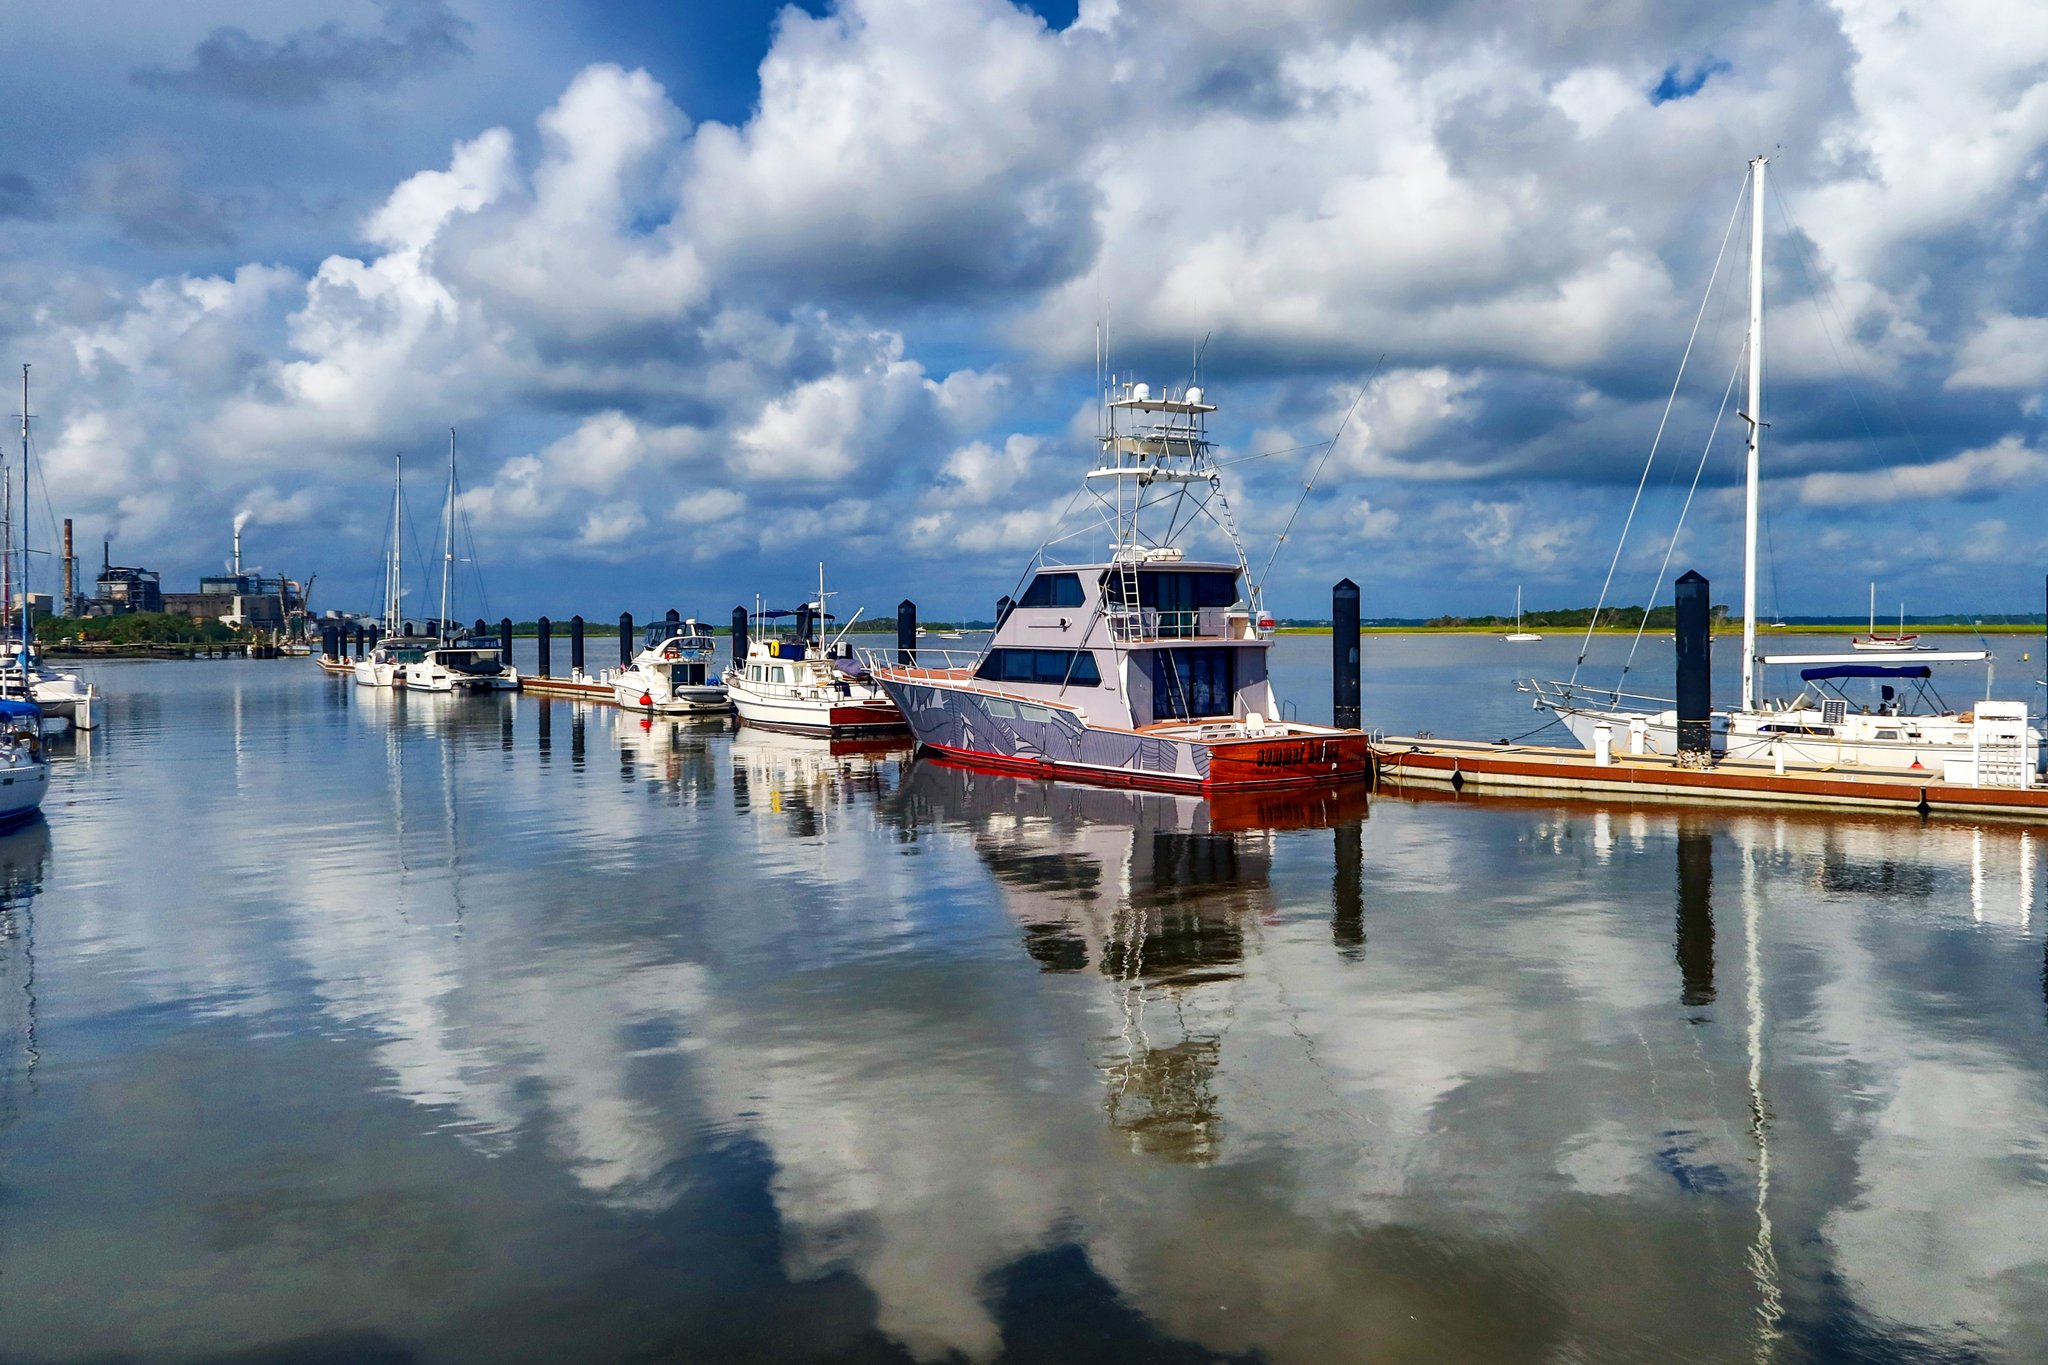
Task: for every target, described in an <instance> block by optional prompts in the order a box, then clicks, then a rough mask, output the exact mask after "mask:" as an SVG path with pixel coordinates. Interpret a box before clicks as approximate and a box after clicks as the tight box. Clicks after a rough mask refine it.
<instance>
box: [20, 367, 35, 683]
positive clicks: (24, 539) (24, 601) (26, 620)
mask: <svg viewBox="0 0 2048 1365" xmlns="http://www.w3.org/2000/svg"><path fill="white" fill-rule="evenodd" d="M28 508H29V495H28V366H27V365H23V366H22V367H21V686H22V697H23V699H24V700H26V699H27V697H28V637H29V632H30V631H32V630H34V629H35V613H36V608H35V603H34V602H33V601H31V600H30V598H29V590H28V522H29V515H28Z"/></svg>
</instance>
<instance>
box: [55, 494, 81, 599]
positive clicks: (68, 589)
mask: <svg viewBox="0 0 2048 1365" xmlns="http://www.w3.org/2000/svg"><path fill="white" fill-rule="evenodd" d="M77 575H78V559H77V557H76V556H74V555H73V554H72V553H71V518H69V517H66V518H64V600H63V602H62V603H60V604H59V606H60V609H61V611H62V612H63V614H64V615H66V616H69V615H70V614H71V603H72V602H73V600H75V598H76V596H77V589H78V583H77V581H76V580H77Z"/></svg>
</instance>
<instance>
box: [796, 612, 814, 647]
mask: <svg viewBox="0 0 2048 1365" xmlns="http://www.w3.org/2000/svg"><path fill="white" fill-rule="evenodd" d="M796 638H797V642H798V643H799V644H806V645H807V644H809V643H810V642H811V604H810V603H808V602H805V603H804V604H802V605H801V606H799V607H798V608H797V609H796Z"/></svg>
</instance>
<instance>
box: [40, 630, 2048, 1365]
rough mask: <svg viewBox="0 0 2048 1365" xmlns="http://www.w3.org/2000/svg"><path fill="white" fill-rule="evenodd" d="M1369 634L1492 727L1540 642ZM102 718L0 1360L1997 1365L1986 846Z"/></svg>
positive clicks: (2031, 1232) (2028, 1290) (2013, 982)
mask: <svg viewBox="0 0 2048 1365" xmlns="http://www.w3.org/2000/svg"><path fill="white" fill-rule="evenodd" d="M608 645H609V642H594V644H593V649H592V661H593V662H596V661H597V659H598V657H599V656H601V655H604V654H605V653H606V652H607V647H608ZM2027 647H2028V646H2026V645H2024V644H2014V645H2011V646H2006V647H2003V648H2004V652H2005V653H2006V654H2007V655H2008V658H2009V659H2010V660H2012V662H2009V663H2008V664H2006V665H2005V666H2004V667H2003V668H2002V670H2001V674H2000V678H1999V690H2000V691H2001V692H2008V693H2010V694H2012V695H2025V694H2026V693H2025V689H2026V688H2027V687H2028V686H2029V685H2030V679H2029V678H2028V677H2027V676H2026V666H2024V665H2021V664H2019V663H2018V662H2017V656H2018V653H2019V652H2020V650H2021V649H2024V648H2027ZM560 648H561V645H560V642H559V641H558V642H557V649H558V650H559V649H560ZM1281 648H1282V651H1283V653H1284V657H1283V659H1282V668H1281V673H1282V679H1283V682H1284V683H1285V684H1286V685H1287V687H1288V690H1289V693H1290V695H1292V696H1293V697H1294V698H1296V699H1297V700H1298V702H1299V705H1300V711H1301V714H1302V715H1303V716H1305V717H1308V716H1313V715H1317V714H1327V709H1328V687H1327V662H1326V660H1327V658H1328V648H1329V643H1328V641H1327V639H1302V640H1289V641H1286V642H1284V643H1283V645H1282V647H1281ZM1366 648H1367V657H1368V678H1367V701H1368V706H1369V709H1370V714H1371V719H1372V722H1373V723H1374V724H1376V725H1379V726H1382V727H1384V728H1387V729H1390V730H1413V729H1422V728H1428V729H1435V730H1437V731H1439V732H1441V733H1467V734H1473V733H1484V734H1488V735H1489V736H1490V735H1491V734H1493V733H1502V734H1515V733H1519V732H1520V731H1521V730H1526V729H1528V728H1530V727H1532V726H1533V725H1534V724H1535V723H1536V718H1534V717H1531V716H1530V715H1529V713H1528V712H1527V710H1526V709H1525V707H1524V704H1523V703H1522V702H1521V700H1520V699H1518V698H1516V697H1515V696H1514V695H1513V694H1512V692H1510V691H1508V690H1507V689H1506V687H1505V685H1504V684H1505V680H1506V679H1509V678H1511V677H1513V676H1515V675H1516V674H1517V673H1519V672H1523V671H1527V670H1529V669H1531V668H1537V669H1539V670H1540V669H1542V668H1544V667H1547V666H1548V665H1550V664H1551V663H1553V662H1554V661H1555V660H1557V659H1560V658H1561V659H1562V660H1563V661H1564V663H1565V664H1566V665H1567V666H1568V665H1569V661H1570V657H1571V655H1572V654H1573V653H1574V652H1575V642H1570V641H1566V642H1557V641H1546V642H1545V643H1544V644H1543V645H1541V646H1533V647H1531V650H1532V651H1534V653H1531V652H1527V651H1522V652H1518V651H1514V650H1512V649H1511V648H1510V647H1507V646H1504V645H1501V644H1499V643H1498V642H1495V641H1490V640H1475V639H1437V638H1431V639H1398V638H1395V639H1389V638H1386V637H1375V638H1370V639H1368V640H1367V642H1366ZM1651 649H1652V646H1650V645H1646V646H1645V654H1646V659H1647V660H1648V661H1649V662H1646V664H1645V666H1644V669H1643V675H1644V676H1645V677H1646V679H1648V680H1649V681H1650V682H1651V683H1652V684H1653V686H1650V687H1646V688H1645V689H1644V690H1657V689H1658V688H1661V687H1662V686H1663V685H1664V684H1665V682H1666V681H1667V680H1668V677H1669V658H1668V650H1669V645H1668V644H1665V643H1662V642H1657V650H1656V653H1655V654H1654V655H1653V654H1651V652H1650V651H1651ZM1721 653H1722V656H1723V657H1722V662H1723V663H1728V662H1731V661H1732V658H1731V656H1732V654H1733V651H1732V650H1727V649H1724V650H1722V651H1721ZM2035 658H2036V659H2037V660H2038V658H2039V655H2038V653H2036V655H2035ZM99 677H100V679H101V682H102V686H103V688H104V689H105V690H106V691H107V692H108V693H109V694H110V698H111V700H110V704H109V705H108V707H107V712H108V715H107V721H106V728H105V729H103V730H101V731H100V732H99V733H98V734H96V735H95V736H93V737H91V740H90V743H89V745H87V744H86V743H85V742H84V741H80V743H79V746H78V747H77V748H76V749H75V751H74V752H72V753H71V754H70V755H69V756H68V757H67V758H66V759H65V762H64V769H63V771H62V773H61V774H60V776H59V778H58V780H57V782H56V784H55V788H54V790H53V793H52V796H51V798H50V802H49V819H48V821H47V823H46V824H42V825H37V826H33V827H31V828H29V829H27V830H24V831H22V832H19V833H15V834H13V835H10V836H6V837H5V838H4V839H0V885H4V889H5V900H4V906H0V1360H5V1361H9V1362H13V1361H81V1362H82V1361H92V1362H102V1361H212V1360H220V1361H228V1360H232V1361H240V1362H251V1361H321V1362H340V1361H351V1362H353V1361H372V1362H376V1361H404V1360H422V1361H482V1360H530V1361H584V1360H591V1361H601V1360H691V1361H705V1360H719V1361H724V1360H732V1361H740V1360H746V1361H754V1360H760V1361H799V1360H805V1361H808V1360H826V1361H890V1360H909V1359H918V1360H933V1359H947V1358H959V1359H967V1360H975V1361H981V1360H996V1359H1007V1360H1018V1361H1026V1360H1028V1361H1048V1362H1051V1361H1094V1360H1104V1361H1118V1362H1131V1361H1148V1360H1164V1361H1198V1360H1212V1359H1231V1360H1270V1361H1286V1362H1294V1361H1300V1362H1322V1361H1342V1360H1360V1361H1367V1360H1369V1361H1489V1362H1490V1361H1524V1360H1527V1361H1538V1360H1540V1361H1564V1360H1575V1361H1576V1360H1589V1361H1590V1360H1630V1361H1634V1360H1659V1361H1666V1360H1700V1361H1753V1360H1779V1361H1802V1360H1814V1361H1819V1360H1836V1359H1859V1360H1909V1359H1910V1360H1920V1359H1929V1358H1938V1359H1954V1360H1975V1359H2007V1360H2038V1359H2041V1358H2044V1357H2048V1001H2044V995H2043V991H2044V975H2043V973H2044V946H2043V943H2044V931H2048V924H2044V923H2043V920H2044V918H2048V908H2044V907H2043V906H2042V905H2040V904H2038V901H2039V899H2040V881H2041V875H2042V874H2041V867H2040V863H2041V861H2042V860H2041V858H2040V854H2041V852H2042V850H2041V847H2040V843H2041V838H2040V836H2038V835H2035V834H2032V833H2029V832H2027V831H2025V830H2022V829H2019V828H2016V827H2011V826H1983V827H1979V826H1975V825H1970V824H1966V823H1934V824H1928V825H1923V824H1921V823H1920V822H1918V821H1915V820H1911V819H1904V820H1900V819H1891V818H1886V819H1875V818H1868V819H1859V818H1856V817H1853V816H1851V817H1843V816H1833V815H1813V814H1775V813H1770V814H1761V815H1747V816H1740V815H1730V814H1725V813H1723V814H1711V813H1702V812H1697V811H1690V810H1678V809H1673V808H1668V807H1637V808H1630V807H1628V806H1625V805H1605V806H1603V805H1594V804H1565V803H1556V802H1547V801H1535V800H1530V801H1487V800H1475V799H1470V798H1467V799H1463V800H1449V799H1445V800H1420V801H1418V800H1413V799H1405V798H1400V797H1382V798H1379V799H1377V800H1375V801H1374V802H1373V804H1372V806H1371V808H1370V811H1369V813H1368V812H1367V811H1366V810H1365V809H1364V808H1363V805H1362V803H1361V802H1360V801H1359V800H1358V799H1357V798H1356V797H1355V796H1354V797H1352V798H1350V799H1347V800H1342V801H1325V802H1320V803H1316V802H1300V803H1286V802H1282V803H1263V804H1258V805H1253V806H1249V807H1247V806H1238V805H1224V806H1218V807H1216V808H1214V809H1211V808H1210V807H1208V806H1205V805H1203V804H1202V803H1199V802H1195V801H1191V800H1184V799H1175V798H1165V797H1153V796H1141V795H1134V794H1127V793H1115V792H1104V791H1093V790H1088V789H1082V788H1075V787H1068V786H1050V785H1041V784H1033V783H1024V782H1018V781H1013V780H1008V779H1000V778H990V777H987V776H981V775H973V774H968V773H964V772H962V771H959V770H956V769H950V768H944V767H937V766H934V765H931V764H924V763H915V764H914V763H911V762H910V761H909V760H908V759H907V758H906V757H905V756H903V755H901V754H897V753H887V752H885V753H879V754H877V753H871V752H852V753H839V754H833V753H831V752H829V751H827V750H826V749H825V748H824V747H823V746H821V745H817V744H807V743H805V742H802V741H797V740H790V739H782V738H774V737H767V736H763V735H760V734H757V733H744V734H740V735H737V736H735V735H731V734H729V733H727V732H725V731H724V730H723V729H720V728H718V727H705V726H703V725H701V724H700V725H695V726H689V725H677V724H671V723H655V724H651V725H650V724H643V723H642V722H640V721H639V720H637V719H631V718H625V717H621V716H620V715H618V714H617V713H615V712H612V711H610V710H598V709H589V710H579V709H577V708H575V707H574V706H572V705H570V704H568V703H562V702H555V703H548V702H542V701H539V700H537V699H533V698H521V697H501V698H491V699H476V700H454V699H449V698H433V697H408V698H405V699H403V700H402V701H399V700H395V699H394V698H392V697H389V696H382V695H378V694H375V693H372V692H369V691H366V690H360V689H357V688H355V687H354V686H352V685H350V684H347V683H342V682H335V681H330V680H328V679H326V678H324V677H321V676H319V675H318V674H317V672H316V671H315V670H314V669H313V668H312V667H311V665H310V664H309V663H307V662H306V661H304V660H297V661H279V662H246V663H245V662H235V663H201V664H176V665H173V664H149V665H133V666H111V665H110V666H106V667H104V668H102V669H100V670H99ZM1960 699H1962V698H1958V697H1956V696H1953V695H1952V696H1951V700H1960ZM1276 821H1277V822H1278V823H1280V824H1281V825H1283V826H1291V827H1284V828H1277V829H1275V828H1259V827H1257V826H1259V825H1260V824H1262V823H1264V824H1271V823H1274V822H1276Z"/></svg>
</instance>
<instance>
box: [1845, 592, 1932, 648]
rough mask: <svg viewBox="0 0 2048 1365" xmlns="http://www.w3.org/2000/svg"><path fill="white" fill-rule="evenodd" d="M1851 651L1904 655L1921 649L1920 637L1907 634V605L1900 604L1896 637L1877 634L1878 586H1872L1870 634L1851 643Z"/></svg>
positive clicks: (1854, 639)
mask: <svg viewBox="0 0 2048 1365" xmlns="http://www.w3.org/2000/svg"><path fill="white" fill-rule="evenodd" d="M1849 647H1850V648H1851V649H1860V650H1863V651H1865V652H1868V653H1879V654H1902V653H1905V652H1907V651H1909V650H1916V649H1919V648H1920V637H1919V636H1918V635H1908V634H1906V604H1905V603H1904V602H1901V603H1899V629H1898V633H1897V634H1895V635H1879V634H1878V633H1877V584H1875V583H1872V584H1871V585H1870V634H1868V635H1858V636H1856V637H1855V638H1853V639H1851V640H1850V641H1849Z"/></svg>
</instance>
